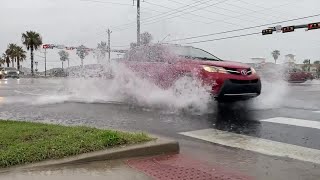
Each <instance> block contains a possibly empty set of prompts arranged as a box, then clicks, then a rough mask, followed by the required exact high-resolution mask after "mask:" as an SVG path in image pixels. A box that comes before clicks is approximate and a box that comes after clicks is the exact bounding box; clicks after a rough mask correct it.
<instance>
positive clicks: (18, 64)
mask: <svg viewBox="0 0 320 180" xmlns="http://www.w3.org/2000/svg"><path fill="white" fill-rule="evenodd" d="M17 68H18V71H20V60H19V59H17Z"/></svg>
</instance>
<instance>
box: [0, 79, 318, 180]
mask: <svg viewBox="0 0 320 180" xmlns="http://www.w3.org/2000/svg"><path fill="white" fill-rule="evenodd" d="M62 81H63V80H61V79H48V80H45V79H20V80H7V81H4V80H1V82H0V119H14V120H24V121H36V122H46V123H48V122H49V123H56V124H66V125H87V126H93V127H99V128H113V129H121V130H130V131H144V132H148V133H152V134H156V135H160V136H165V137H170V138H174V139H177V140H178V141H179V142H180V144H181V151H182V152H183V153H187V154H190V155H191V156H195V157H197V158H198V159H203V160H207V161H209V162H211V163H218V164H220V165H222V166H229V167H230V168H234V169H239V170H241V171H242V172H247V173H249V174H253V175H255V176H258V177H260V178H258V179H269V178H270V177H273V178H271V179H274V178H277V179H279V178H280V179H283V177H286V178H284V179H289V177H290V178H291V179H319V178H320V172H319V169H320V166H319V165H317V164H312V163H307V162H301V161H297V160H291V159H281V158H277V157H272V156H265V155H260V154H257V153H253V152H248V151H244V150H238V149H232V148H227V147H222V146H219V145H214V144H211V143H208V142H204V141H202V140H197V139H193V138H188V137H185V136H182V135H179V134H178V133H179V132H186V131H194V130H201V129H208V128H214V129H219V130H222V131H227V132H233V133H237V134H244V135H248V136H253V137H258V138H263V139H268V140H272V141H277V142H282V143H287V144H293V145H298V146H303V147H308V148H312V149H318V150H320V141H319V139H320V130H319V129H312V128H305V127H297V126H289V125H282V124H274V123H269V122H261V121H260V120H261V119H267V118H273V117H288V118H297V119H306V120H312V121H320V113H317V112H316V111H320V101H319V100H320V93H319V92H320V83H318V82H316V83H314V82H313V83H307V84H291V85H289V86H288V90H287V92H286V93H285V94H283V96H285V98H283V99H284V100H283V101H285V102H281V104H280V103H278V104H276V103H275V104H269V105H268V106H259V105H257V103H259V102H261V101H258V102H250V103H238V104H222V105H218V104H217V103H212V105H211V107H210V111H208V112H207V113H201V114H195V113H191V112H189V111H183V110H182V111H179V112H170V111H169V112H168V111H163V110H162V109H157V108H153V107H142V106H139V105H136V104H126V103H123V102H122V103H117V102H95V101H92V102H88V101H86V102H81V101H70V100H65V101H63V100H62V101H60V100H59V101H57V100H56V99H52V100H51V101H48V102H44V103H36V104H34V103H33V102H35V101H38V100H37V99H38V98H39V96H40V95H41V94H47V95H48V94H53V93H56V92H57V91H61V89H63V83H62ZM43 98H50V97H43ZM262 100H263V99H262ZM267 100H268V99H266V101H267ZM244 159H246V160H244ZM257 159H259V161H257ZM244 164H246V166H244ZM252 168H254V169H255V170H254V171H252Z"/></svg>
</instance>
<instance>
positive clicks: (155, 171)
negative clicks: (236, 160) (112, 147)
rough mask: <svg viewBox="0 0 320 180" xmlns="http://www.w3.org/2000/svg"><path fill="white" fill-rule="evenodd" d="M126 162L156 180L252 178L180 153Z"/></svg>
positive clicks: (247, 179)
mask: <svg viewBox="0 0 320 180" xmlns="http://www.w3.org/2000/svg"><path fill="white" fill-rule="evenodd" d="M127 164H128V165H129V166H130V167H132V168H135V169H137V170H139V171H142V172H144V173H145V174H147V175H149V176H151V177H153V178H155V179H158V180H252V179H253V178H251V177H246V176H244V175H241V174H239V173H234V172H228V171H225V170H223V169H222V168H217V167H210V166H208V165H205V164H204V163H201V162H198V161H195V160H192V159H190V158H187V157H184V156H182V155H167V156H159V157H151V158H145V159H134V160H128V161H127Z"/></svg>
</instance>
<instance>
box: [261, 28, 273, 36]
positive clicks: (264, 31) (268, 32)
mask: <svg viewBox="0 0 320 180" xmlns="http://www.w3.org/2000/svg"><path fill="white" fill-rule="evenodd" d="M272 33H273V29H264V30H262V35H268V34H272Z"/></svg>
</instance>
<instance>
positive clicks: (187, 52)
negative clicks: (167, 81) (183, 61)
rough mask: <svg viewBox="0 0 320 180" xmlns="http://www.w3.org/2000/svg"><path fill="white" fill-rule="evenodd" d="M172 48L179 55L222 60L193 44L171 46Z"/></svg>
mask: <svg viewBox="0 0 320 180" xmlns="http://www.w3.org/2000/svg"><path fill="white" fill-rule="evenodd" d="M170 50H171V51H172V52H173V53H175V54H176V55H178V56H183V57H191V58H199V59H204V60H214V61H220V60H221V59H219V58H218V57H216V56H214V55H212V54H210V53H208V52H206V51H204V50H202V49H198V48H194V47H191V46H170Z"/></svg>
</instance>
